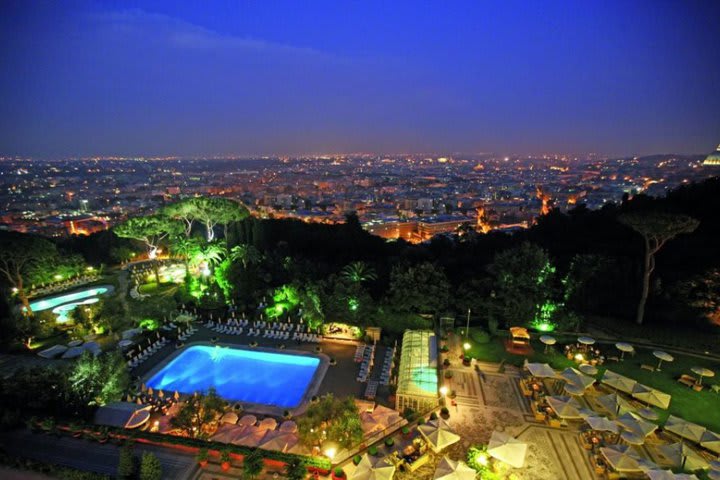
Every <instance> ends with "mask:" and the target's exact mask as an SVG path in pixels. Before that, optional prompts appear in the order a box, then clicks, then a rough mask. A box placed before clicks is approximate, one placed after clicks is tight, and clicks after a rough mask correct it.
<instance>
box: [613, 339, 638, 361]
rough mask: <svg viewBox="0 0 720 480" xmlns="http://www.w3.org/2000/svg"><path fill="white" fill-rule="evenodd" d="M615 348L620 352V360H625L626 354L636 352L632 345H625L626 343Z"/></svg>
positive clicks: (616, 345) (619, 343) (618, 344)
mask: <svg viewBox="0 0 720 480" xmlns="http://www.w3.org/2000/svg"><path fill="white" fill-rule="evenodd" d="M615 347H617V349H618V350H620V360H624V359H625V354H626V353H630V352H634V351H635V348H633V346H632V345H630V344H629V343H625V342H618V343H616V344H615Z"/></svg>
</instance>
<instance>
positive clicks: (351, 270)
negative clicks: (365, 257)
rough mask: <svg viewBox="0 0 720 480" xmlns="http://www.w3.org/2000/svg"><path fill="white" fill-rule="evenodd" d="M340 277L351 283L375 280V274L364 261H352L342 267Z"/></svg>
mask: <svg viewBox="0 0 720 480" xmlns="http://www.w3.org/2000/svg"><path fill="white" fill-rule="evenodd" d="M341 274H342V277H343V278H345V279H346V280H348V281H350V282H352V283H363V282H367V281H373V280H377V274H376V273H375V270H374V269H373V268H372V267H369V266H368V265H367V264H366V263H365V262H353V263H350V264H348V265H345V267H343V269H342V272H341Z"/></svg>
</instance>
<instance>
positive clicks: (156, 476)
mask: <svg viewBox="0 0 720 480" xmlns="http://www.w3.org/2000/svg"><path fill="white" fill-rule="evenodd" d="M140 480H162V464H161V463H160V460H159V459H158V458H157V457H156V456H155V455H154V454H153V453H151V452H145V453H143V455H142V460H141V461H140Z"/></svg>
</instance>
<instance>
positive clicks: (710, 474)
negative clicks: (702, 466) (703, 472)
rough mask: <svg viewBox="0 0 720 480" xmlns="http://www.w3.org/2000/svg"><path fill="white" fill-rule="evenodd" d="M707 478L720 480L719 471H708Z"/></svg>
mask: <svg viewBox="0 0 720 480" xmlns="http://www.w3.org/2000/svg"><path fill="white" fill-rule="evenodd" d="M707 477H708V478H709V479H710V480H720V470H709V471H708V472H707Z"/></svg>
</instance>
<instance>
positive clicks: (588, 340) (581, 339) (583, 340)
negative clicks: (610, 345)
mask: <svg viewBox="0 0 720 480" xmlns="http://www.w3.org/2000/svg"><path fill="white" fill-rule="evenodd" d="M578 342H580V343H582V344H583V345H592V344H594V343H595V339H594V338H592V337H578Z"/></svg>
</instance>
